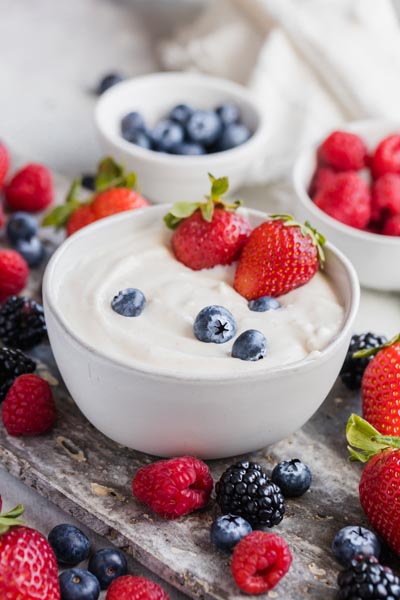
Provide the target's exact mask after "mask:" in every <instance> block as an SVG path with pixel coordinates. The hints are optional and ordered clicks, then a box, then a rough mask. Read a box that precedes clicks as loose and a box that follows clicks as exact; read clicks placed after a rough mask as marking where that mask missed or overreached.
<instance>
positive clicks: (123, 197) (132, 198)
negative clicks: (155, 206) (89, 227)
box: [90, 187, 150, 221]
mask: <svg viewBox="0 0 400 600" xmlns="http://www.w3.org/2000/svg"><path fill="white" fill-rule="evenodd" d="M145 206H150V203H149V202H147V200H145V199H144V198H143V196H141V195H140V194H139V193H138V192H136V191H135V190H131V189H129V188H122V187H119V188H113V189H111V190H105V191H104V192H100V193H99V194H97V195H96V196H95V198H94V200H93V201H92V203H91V205H90V208H91V210H92V212H93V214H94V217H95V220H96V221H97V220H98V219H104V218H105V217H111V216H112V215H116V214H117V213H120V212H124V211H125V210H135V209H136V208H144V207H145Z"/></svg>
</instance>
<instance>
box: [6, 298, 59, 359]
mask: <svg viewBox="0 0 400 600" xmlns="http://www.w3.org/2000/svg"><path fill="white" fill-rule="evenodd" d="M46 331H47V329H46V322H45V320H44V312H43V307H42V306H41V305H40V304H38V303H37V302H35V301H34V300H31V299H30V298H19V297H17V296H11V297H10V298H8V300H7V301H6V302H4V304H2V305H1V306H0V339H1V341H2V342H3V344H4V345H5V346H12V347H13V348H23V349H26V348H32V347H33V346H36V344H39V342H41V341H42V339H43V338H44V336H45V335H46Z"/></svg>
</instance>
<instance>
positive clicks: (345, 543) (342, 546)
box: [332, 525, 381, 567]
mask: <svg viewBox="0 0 400 600" xmlns="http://www.w3.org/2000/svg"><path fill="white" fill-rule="evenodd" d="M332 552H333V554H334V556H335V558H336V560H337V561H338V562H339V563H340V564H341V565H343V566H344V567H347V566H348V565H349V564H350V561H351V560H352V559H353V558H354V557H355V556H356V555H357V554H372V555H373V556H376V558H379V555H380V553H381V544H380V542H379V540H378V538H377V537H376V535H375V534H374V533H372V531H370V530H369V529H365V527H359V526H358V525H350V526H348V527H343V529H341V530H340V531H338V532H337V534H336V535H335V537H334V539H333V543H332Z"/></svg>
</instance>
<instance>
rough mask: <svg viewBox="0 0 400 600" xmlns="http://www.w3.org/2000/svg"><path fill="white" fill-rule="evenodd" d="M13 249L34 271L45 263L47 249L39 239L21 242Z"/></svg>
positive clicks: (34, 238)
mask: <svg viewBox="0 0 400 600" xmlns="http://www.w3.org/2000/svg"><path fill="white" fill-rule="evenodd" d="M13 247H14V249H15V250H16V251H17V252H18V253H19V254H20V255H21V256H22V257H23V258H24V259H25V260H26V262H27V263H28V266H29V267H31V268H32V269H34V268H35V267H38V266H39V265H40V264H41V263H42V262H43V259H44V257H45V249H44V246H43V244H42V242H41V241H40V240H39V238H37V237H33V238H31V239H30V240H19V241H18V242H16V243H15V244H14V245H13Z"/></svg>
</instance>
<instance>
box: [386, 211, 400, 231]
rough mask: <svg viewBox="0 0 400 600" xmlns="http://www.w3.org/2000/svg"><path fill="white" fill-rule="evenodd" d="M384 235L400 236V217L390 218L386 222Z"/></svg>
mask: <svg viewBox="0 0 400 600" xmlns="http://www.w3.org/2000/svg"><path fill="white" fill-rule="evenodd" d="M382 233H383V234H384V235H400V215H395V216H393V217H390V218H389V219H388V220H387V221H386V222H385V224H384V226H383V229H382Z"/></svg>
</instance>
